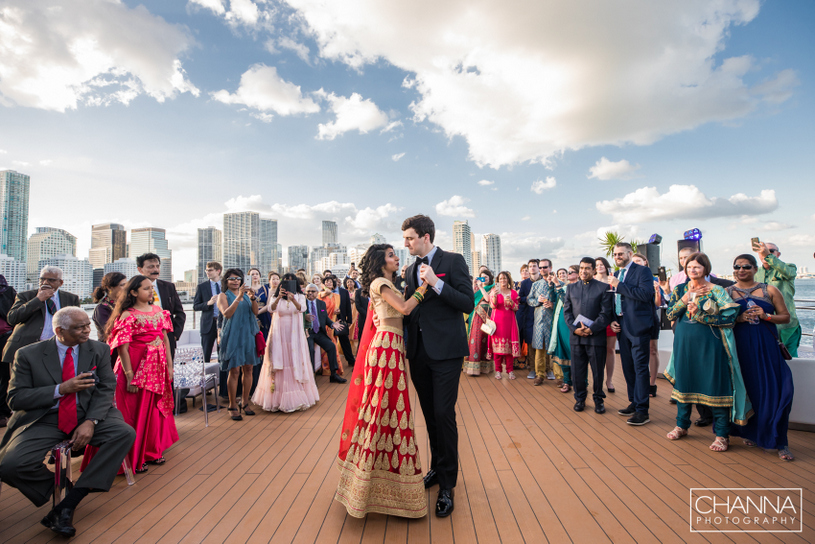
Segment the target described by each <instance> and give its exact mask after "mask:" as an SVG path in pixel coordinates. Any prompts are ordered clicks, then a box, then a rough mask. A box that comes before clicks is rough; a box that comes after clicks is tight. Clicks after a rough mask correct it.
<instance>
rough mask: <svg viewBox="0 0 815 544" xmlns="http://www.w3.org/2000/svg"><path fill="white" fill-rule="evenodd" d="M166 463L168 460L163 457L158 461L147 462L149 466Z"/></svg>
mask: <svg viewBox="0 0 815 544" xmlns="http://www.w3.org/2000/svg"><path fill="white" fill-rule="evenodd" d="M166 462H167V459H165V458H164V456H162V457H159V458H158V459H153V460H152V461H147V464H148V465H163V464H164V463H166Z"/></svg>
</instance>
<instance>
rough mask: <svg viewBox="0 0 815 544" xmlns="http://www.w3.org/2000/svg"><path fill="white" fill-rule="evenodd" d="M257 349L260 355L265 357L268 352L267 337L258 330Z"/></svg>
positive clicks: (256, 337) (256, 336)
mask: <svg viewBox="0 0 815 544" xmlns="http://www.w3.org/2000/svg"><path fill="white" fill-rule="evenodd" d="M255 349H256V350H257V354H258V357H263V354H264V353H265V352H266V339H265V338H263V333H262V332H260V331H258V333H257V334H256V335H255Z"/></svg>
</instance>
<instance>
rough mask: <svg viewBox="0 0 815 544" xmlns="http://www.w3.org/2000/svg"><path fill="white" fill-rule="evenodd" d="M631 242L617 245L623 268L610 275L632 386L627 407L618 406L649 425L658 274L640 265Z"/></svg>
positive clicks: (617, 328) (631, 422)
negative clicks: (655, 284) (633, 258)
mask: <svg viewBox="0 0 815 544" xmlns="http://www.w3.org/2000/svg"><path fill="white" fill-rule="evenodd" d="M633 256H634V251H633V249H632V248H631V244H628V243H626V242H620V243H619V244H617V245H616V246H614V253H613V257H614V263H615V264H616V265H617V267H618V268H619V270H618V271H617V272H615V273H614V276H613V277H612V278H610V280H611V281H610V283H611V287H612V288H614V289H616V291H617V292H616V293H615V295H614V313H615V314H616V316H617V324H612V329H614V331H615V332H617V341H618V342H619V343H620V359H621V360H622V364H623V374H624V375H625V383H626V386H627V389H628V401H629V403H630V404H629V405H628V407H627V408H623V409H621V410H618V411H617V413H618V414H620V415H621V416H629V418H628V424H629V425H645V424H646V423H648V422H649V421H651V420H650V419H649V418H648V408H649V402H648V401H649V396H648V395H649V386H650V385H651V381H650V379H651V374H650V370H649V368H648V360H649V358H650V353H651V351H650V349H651V348H650V346H651V328H652V327H653V326H654V311H655V309H654V276H653V275H652V274H651V269H650V268H648V267H645V266H640V265H638V264H637V263H635V262H633V261H632V260H631V258H632V257H633Z"/></svg>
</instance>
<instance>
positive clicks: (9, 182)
mask: <svg viewBox="0 0 815 544" xmlns="http://www.w3.org/2000/svg"><path fill="white" fill-rule="evenodd" d="M30 181H31V178H29V176H27V175H26V174H20V173H18V172H15V171H14V170H0V253H2V254H5V255H7V256H9V257H11V258H12V259H14V260H16V261H19V262H21V263H25V262H27V260H28V243H27V238H28V191H29V185H30Z"/></svg>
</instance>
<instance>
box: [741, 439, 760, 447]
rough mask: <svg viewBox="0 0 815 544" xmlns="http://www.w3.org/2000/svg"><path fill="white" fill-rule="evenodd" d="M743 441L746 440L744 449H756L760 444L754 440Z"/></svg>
mask: <svg viewBox="0 0 815 544" xmlns="http://www.w3.org/2000/svg"><path fill="white" fill-rule="evenodd" d="M743 440H744V447H745V448H755V447H756V446H758V444H756V443H755V442H753V441H752V440H747V439H746V438H744V439H743Z"/></svg>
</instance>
